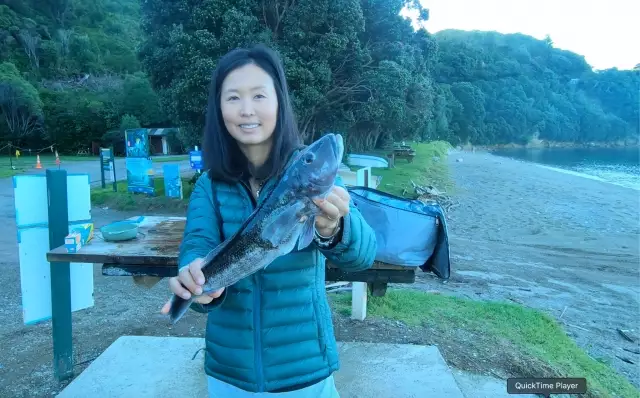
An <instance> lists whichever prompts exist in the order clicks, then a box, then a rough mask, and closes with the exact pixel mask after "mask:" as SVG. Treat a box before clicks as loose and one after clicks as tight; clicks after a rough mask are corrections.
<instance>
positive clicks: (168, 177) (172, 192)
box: [162, 164, 182, 199]
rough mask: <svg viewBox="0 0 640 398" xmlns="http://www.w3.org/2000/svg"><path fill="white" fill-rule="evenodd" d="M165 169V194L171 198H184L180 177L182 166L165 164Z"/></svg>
mask: <svg viewBox="0 0 640 398" xmlns="http://www.w3.org/2000/svg"><path fill="white" fill-rule="evenodd" d="M162 168H163V169H164V194H165V196H167V197H169V198H179V199H182V179H181V178H180V166H179V165H177V164H165V165H163V166H162Z"/></svg>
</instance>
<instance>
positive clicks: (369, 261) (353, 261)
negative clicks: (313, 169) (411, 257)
mask: <svg viewBox="0 0 640 398" xmlns="http://www.w3.org/2000/svg"><path fill="white" fill-rule="evenodd" d="M335 185H337V186H341V187H343V188H344V187H345V186H344V184H343V183H342V178H340V177H339V176H338V177H337V178H336V183H335ZM339 238H340V240H339V241H338V242H337V243H336V244H335V245H334V246H333V247H331V248H326V249H325V248H319V250H320V252H322V254H324V256H325V257H326V258H327V260H329V261H330V262H331V263H332V264H334V265H335V266H337V267H339V268H341V269H343V270H345V271H350V272H353V271H363V270H365V269H368V268H370V267H371V266H372V265H373V262H374V260H375V257H376V251H377V250H378V243H377V241H376V235H375V232H374V231H373V229H372V228H371V226H370V225H369V224H368V223H367V222H366V221H365V219H364V218H363V217H362V214H360V211H358V209H357V208H356V207H355V206H354V205H353V201H351V203H349V214H347V216H346V217H344V218H343V220H342V228H341V231H340V233H339Z"/></svg>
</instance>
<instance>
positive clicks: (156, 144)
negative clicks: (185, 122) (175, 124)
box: [148, 127, 177, 156]
mask: <svg viewBox="0 0 640 398" xmlns="http://www.w3.org/2000/svg"><path fill="white" fill-rule="evenodd" d="M148 131H149V132H148V136H149V155H151V156H157V155H169V154H170V153H171V146H170V145H169V134H173V133H175V132H176V131H177V129H176V128H172V127H171V128H155V129H148Z"/></svg>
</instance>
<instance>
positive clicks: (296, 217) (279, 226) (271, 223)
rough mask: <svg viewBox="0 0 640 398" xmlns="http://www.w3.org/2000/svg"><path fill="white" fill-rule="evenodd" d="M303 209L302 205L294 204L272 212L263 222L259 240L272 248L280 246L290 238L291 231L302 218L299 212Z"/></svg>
mask: <svg viewBox="0 0 640 398" xmlns="http://www.w3.org/2000/svg"><path fill="white" fill-rule="evenodd" d="M303 208H304V204H302V203H300V202H296V203H293V204H291V205H289V206H287V207H283V208H282V209H280V210H279V211H275V212H273V213H272V214H271V215H269V216H268V217H267V219H266V220H265V221H264V224H263V228H262V235H261V238H262V239H264V240H266V241H269V242H271V244H272V245H274V246H280V245H281V244H282V243H283V242H284V241H285V240H286V239H287V238H288V237H289V236H291V230H292V229H293V228H295V226H296V224H297V223H299V222H300V219H301V217H302V216H301V215H300V214H299V212H300V210H302V209H303Z"/></svg>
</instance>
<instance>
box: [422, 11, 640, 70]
mask: <svg viewBox="0 0 640 398" xmlns="http://www.w3.org/2000/svg"><path fill="white" fill-rule="evenodd" d="M420 2H421V4H422V6H423V7H425V8H428V9H429V21H427V23H426V24H425V27H426V29H427V30H428V31H429V32H431V33H435V32H437V31H440V30H444V29H461V30H495V31H498V32H501V33H523V34H527V35H530V36H533V37H536V38H538V39H544V37H545V36H546V35H547V34H548V35H549V36H550V37H551V40H552V41H553V43H554V46H555V47H557V48H561V49H564V50H569V51H573V52H575V53H578V54H580V55H584V57H585V59H586V61H587V62H588V63H589V64H590V65H591V66H592V67H593V68H594V69H606V68H612V67H617V68H619V69H632V68H633V67H634V66H635V65H636V64H638V63H640V0H606V1H604V0H420Z"/></svg>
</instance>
